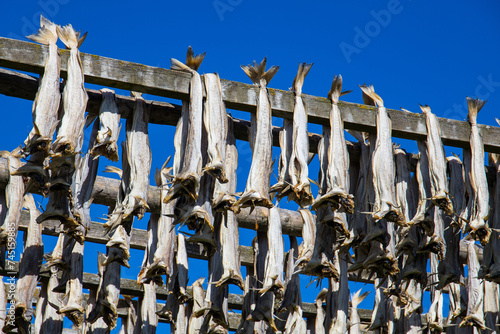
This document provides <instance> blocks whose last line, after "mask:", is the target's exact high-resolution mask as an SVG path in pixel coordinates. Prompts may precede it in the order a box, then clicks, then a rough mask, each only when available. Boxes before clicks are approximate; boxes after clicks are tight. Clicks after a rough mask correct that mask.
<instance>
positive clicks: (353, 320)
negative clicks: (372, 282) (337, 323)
mask: <svg viewBox="0 0 500 334" xmlns="http://www.w3.org/2000/svg"><path fill="white" fill-rule="evenodd" d="M369 293H370V292H369V291H367V292H365V293H363V294H361V290H358V291H357V292H356V293H355V294H353V295H351V316H350V317H349V322H350V324H351V325H350V326H349V334H361V319H360V318H359V314H358V305H359V304H360V303H361V302H362V301H363V300H364V299H365V298H366V296H368V294H369Z"/></svg>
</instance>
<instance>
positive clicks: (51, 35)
mask: <svg viewBox="0 0 500 334" xmlns="http://www.w3.org/2000/svg"><path fill="white" fill-rule="evenodd" d="M26 37H27V38H28V39H30V40H32V41H34V42H37V43H40V44H45V45H48V44H50V43H54V44H55V43H57V25H56V24H55V23H53V22H51V21H49V20H47V19H46V18H45V17H43V15H40V29H38V32H37V33H36V34H33V35H29V36H26Z"/></svg>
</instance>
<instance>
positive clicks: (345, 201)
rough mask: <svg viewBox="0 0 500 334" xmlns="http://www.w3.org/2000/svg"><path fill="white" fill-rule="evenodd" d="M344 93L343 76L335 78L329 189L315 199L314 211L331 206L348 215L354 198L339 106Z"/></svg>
mask: <svg viewBox="0 0 500 334" xmlns="http://www.w3.org/2000/svg"><path fill="white" fill-rule="evenodd" d="M341 91H342V76H341V75H338V76H335V77H334V78H333V83H332V88H331V89H330V92H329V93H328V97H329V98H330V100H331V101H332V109H331V111H330V136H329V141H330V142H329V145H328V170H327V174H326V183H327V188H326V189H325V190H324V192H323V193H322V194H321V195H320V196H319V197H318V198H316V199H315V201H314V203H313V205H312V207H311V208H312V209H313V210H316V209H317V208H318V207H320V206H324V205H330V206H331V207H332V209H333V210H340V209H342V210H343V211H344V212H346V213H353V211H354V201H353V196H352V195H350V194H349V193H348V190H349V155H348V153H347V145H346V142H345V138H344V123H343V121H342V116H341V113H340V108H339V106H338V102H339V97H340V95H341Z"/></svg>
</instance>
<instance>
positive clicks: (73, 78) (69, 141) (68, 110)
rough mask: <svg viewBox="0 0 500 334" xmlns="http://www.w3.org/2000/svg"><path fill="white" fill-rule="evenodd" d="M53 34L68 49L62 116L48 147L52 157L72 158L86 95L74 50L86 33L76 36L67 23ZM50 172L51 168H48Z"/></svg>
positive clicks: (79, 144) (81, 138) (78, 134)
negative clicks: (55, 134) (55, 34)
mask: <svg viewBox="0 0 500 334" xmlns="http://www.w3.org/2000/svg"><path fill="white" fill-rule="evenodd" d="M57 34H58V36H59V38H60V39H61V41H62V42H63V43H64V45H66V47H67V48H68V49H69V50H70V51H69V57H68V65H67V66H68V67H67V68H68V70H67V73H68V78H67V80H66V82H65V85H64V91H63V96H62V100H63V111H64V113H63V116H62V120H61V124H60V126H59V130H58V132H57V137H56V140H55V141H54V143H53V144H52V151H53V152H54V156H71V155H74V154H75V153H76V152H77V151H78V150H77V148H78V147H79V146H81V143H79V141H81V140H83V135H82V134H83V127H84V125H85V109H86V107H87V101H88V99H89V98H88V96H87V92H86V91H85V86H84V84H83V83H84V75H83V67H82V61H81V59H80V52H79V51H78V48H79V47H80V46H81V45H82V43H83V41H84V40H85V38H86V37H87V33H85V34H84V35H83V36H81V37H80V32H76V31H75V30H74V29H73V26H72V25H71V24H68V25H67V26H64V27H63V28H61V27H59V26H57ZM51 170H53V169H51Z"/></svg>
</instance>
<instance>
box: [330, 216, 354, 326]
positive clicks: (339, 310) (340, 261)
mask: <svg viewBox="0 0 500 334" xmlns="http://www.w3.org/2000/svg"><path fill="white" fill-rule="evenodd" d="M341 214H343V215H345V213H341ZM346 255H347V254H345V251H343V250H341V249H338V250H336V251H335V267H336V268H337V271H338V272H339V274H340V275H339V279H338V282H337V281H335V280H334V279H333V278H329V289H330V290H332V291H331V293H330V295H329V299H330V300H329V303H328V302H327V303H328V305H329V308H330V314H331V317H332V318H331V319H332V321H331V325H330V329H329V332H330V333H338V334H340V333H346V332H347V321H348V311H349V281H348V279H347V262H346V260H345V256H346ZM327 300H328V299H327Z"/></svg>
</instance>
